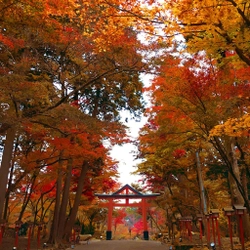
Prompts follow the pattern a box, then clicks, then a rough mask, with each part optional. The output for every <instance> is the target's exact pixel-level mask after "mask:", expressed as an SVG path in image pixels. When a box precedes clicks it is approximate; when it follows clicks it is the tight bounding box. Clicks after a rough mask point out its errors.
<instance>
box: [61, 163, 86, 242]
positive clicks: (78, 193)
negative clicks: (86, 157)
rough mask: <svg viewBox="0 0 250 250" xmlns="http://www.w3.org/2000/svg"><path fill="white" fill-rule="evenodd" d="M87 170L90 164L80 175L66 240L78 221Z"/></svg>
mask: <svg viewBox="0 0 250 250" xmlns="http://www.w3.org/2000/svg"><path fill="white" fill-rule="evenodd" d="M87 170H88V163H86V162H84V163H83V166H82V169H81V174H80V176H79V180H78V185H77V191H76V195H75V199H74V204H73V207H72V209H71V211H70V216H69V219H68V221H67V223H66V226H65V231H64V239H66V240H68V239H69V237H70V232H71V230H72V227H73V225H74V223H75V220H76V215H77V211H78V207H79V205H80V201H81V196H82V191H83V187H84V180H85V177H86V173H87Z"/></svg>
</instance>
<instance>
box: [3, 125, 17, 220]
mask: <svg viewBox="0 0 250 250" xmlns="http://www.w3.org/2000/svg"><path fill="white" fill-rule="evenodd" d="M14 140H15V130H14V129H13V128H9V129H8V130H7V134H6V141H5V145H4V151H3V156H2V162H1V167H0V190H1V192H0V219H3V210H4V202H5V193H6V187H7V183H8V174H9V169H10V167H11V161H12V152H13V145H14Z"/></svg>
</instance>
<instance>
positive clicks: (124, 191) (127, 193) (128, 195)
mask: <svg viewBox="0 0 250 250" xmlns="http://www.w3.org/2000/svg"><path fill="white" fill-rule="evenodd" d="M159 195H160V194H159V193H153V194H143V193H141V192H139V191H137V190H136V189H134V188H132V187H131V186H129V185H128V184H126V185H125V186H123V187H122V188H120V189H119V190H118V191H116V192H114V193H113V194H95V196H97V197H98V198H99V199H105V200H107V201H108V202H107V203H104V204H103V206H106V207H108V225H107V231H106V240H111V239H112V214H113V209H114V207H141V209H142V221H143V238H144V240H149V233H148V223H147V208H148V207H149V204H148V203H147V199H154V198H156V196H159ZM122 199H123V200H125V203H121V202H115V201H114V200H119V201H120V200H122ZM129 199H141V202H138V203H135V202H134V203H129Z"/></svg>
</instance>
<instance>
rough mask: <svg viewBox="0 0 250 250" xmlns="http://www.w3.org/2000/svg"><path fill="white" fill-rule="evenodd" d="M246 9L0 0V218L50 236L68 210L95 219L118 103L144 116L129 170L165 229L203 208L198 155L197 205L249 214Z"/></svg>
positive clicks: (232, 3) (240, 4)
mask: <svg viewBox="0 0 250 250" xmlns="http://www.w3.org/2000/svg"><path fill="white" fill-rule="evenodd" d="M249 8H250V5H249V3H248V1H240V0H226V1H211V0H206V1H189V0H182V1H172V0H169V1H155V0H145V1H136V0H131V1H120V0H110V1H100V0H95V1H75V0H67V1H66V0H61V1H57V0H53V1H52V0H36V1H34V0H24V1H22V2H20V1H16V0H10V1H7V0H3V1H1V3H0V20H1V25H0V62H1V63H0V144H1V146H0V149H1V166H0V190H1V192H0V219H4V220H7V221H8V222H9V223H10V224H11V223H12V224H13V223H14V222H15V221H16V220H25V221H27V220H32V223H33V224H36V225H37V224H39V223H41V222H46V223H48V224H50V225H51V228H50V229H51V230H50V234H49V237H48V238H49V241H50V242H51V243H52V244H55V245H59V244H60V243H61V242H62V241H64V240H66V241H69V240H70V235H71V230H72V227H73V226H74V224H75V223H76V222H77V221H78V220H79V210H78V208H79V206H81V208H83V207H84V208H85V210H84V209H83V210H84V212H85V215H88V217H89V218H92V217H94V216H96V214H98V213H99V217H98V216H97V217H96V218H99V219H100V220H101V219H102V220H103V218H102V216H101V213H102V212H103V211H102V210H101V209H100V208H98V203H97V201H96V199H95V196H94V193H95V192H99V193H100V192H110V191H112V190H113V189H114V188H117V187H118V186H119V183H118V182H117V177H118V174H119V173H118V172H117V162H115V161H114V160H113V159H112V158H111V157H110V156H109V152H110V149H111V147H112V146H113V145H115V144H122V143H126V142H128V141H129V139H128V137H127V135H126V127H125V126H124V124H123V123H121V113H120V111H124V110H127V111H129V112H130V114H131V115H132V117H133V118H138V117H140V115H141V114H142V113H143V112H144V114H145V115H146V116H147V117H148V121H147V123H146V124H145V126H144V127H143V128H142V129H141V131H140V136H139V140H138V141H136V142H135V144H136V145H138V147H139V153H138V156H137V157H138V158H141V159H142V160H143V161H142V163H140V164H139V165H138V168H137V170H136V172H137V174H140V175H142V177H143V178H142V184H141V187H140V188H142V189H145V190H149V189H150V190H152V191H154V192H155V191H160V192H161V193H162V195H161V197H159V199H158V200H157V201H156V204H157V206H158V207H159V208H161V209H162V210H163V211H164V212H165V216H166V220H167V221H168V227H170V225H171V223H172V221H173V220H175V219H176V218H177V217H178V216H180V215H181V216H188V215H192V216H193V217H195V214H197V213H201V212H204V211H202V209H204V207H202V203H203V201H202V197H201V193H200V187H199V184H200V183H199V181H198V177H197V176H198V174H199V173H198V166H199V162H200V163H201V168H202V177H203V179H204V186H205V190H206V194H205V195H206V201H207V208H222V207H223V206H226V205H230V204H231V205H232V204H234V203H237V204H244V205H245V206H246V208H247V210H248V212H250V205H249V191H250V190H249V186H250V185H249V176H250V172H249V164H250V157H249V153H250V151H249V131H250V125H249V123H250V121H249V120H250V119H249V107H250V104H249V93H250V85H249V77H250V69H249V65H250V54H249V51H250V47H249V46H250V45H249V44H250V43H249V40H250V37H249V36H250V32H249V27H250V25H249V24H250V20H249ZM145 73H146V74H150V75H151V76H152V78H153V80H152V82H151V83H150V84H149V85H148V86H147V87H144V86H143V77H142V74H145ZM143 94H148V95H149V98H150V101H149V102H150V105H148V106H146V108H145V107H144V102H143ZM197 155H198V157H197ZM221 197H223V199H222V198H221ZM203 206H204V205H203ZM90 208H91V209H92V211H95V213H94V212H93V214H91V213H90V214H88V212H89V211H88V210H90ZM103 214H105V213H103ZM103 217H104V215H103ZM77 218H78V220H77ZM120 219H121V216H120ZM93 220H94V219H93ZM93 220H91V219H89V221H91V223H92V222H93ZM96 220H97V219H96ZM118 222H119V219H118V218H117V221H116V223H118ZM245 222H246V225H245V226H246V228H247V223H248V222H249V218H248V217H246V220H245ZM91 223H90V224H91ZM91 226H92V224H91ZM137 226H138V230H139V228H140V222H139V221H138V225H137ZM248 228H250V227H248ZM246 232H247V230H246ZM247 234H250V232H247Z"/></svg>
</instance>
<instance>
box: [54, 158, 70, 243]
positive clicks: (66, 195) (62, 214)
mask: <svg viewBox="0 0 250 250" xmlns="http://www.w3.org/2000/svg"><path fill="white" fill-rule="evenodd" d="M71 176H72V159H69V162H68V166H67V173H66V177H65V182H64V188H63V197H62V202H61V207H60V214H59V218H60V219H59V224H58V235H57V237H58V239H60V240H61V239H62V237H63V233H64V227H65V224H66V220H67V216H66V215H67V214H66V212H67V205H68V201H69V193H70V183H71Z"/></svg>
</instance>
